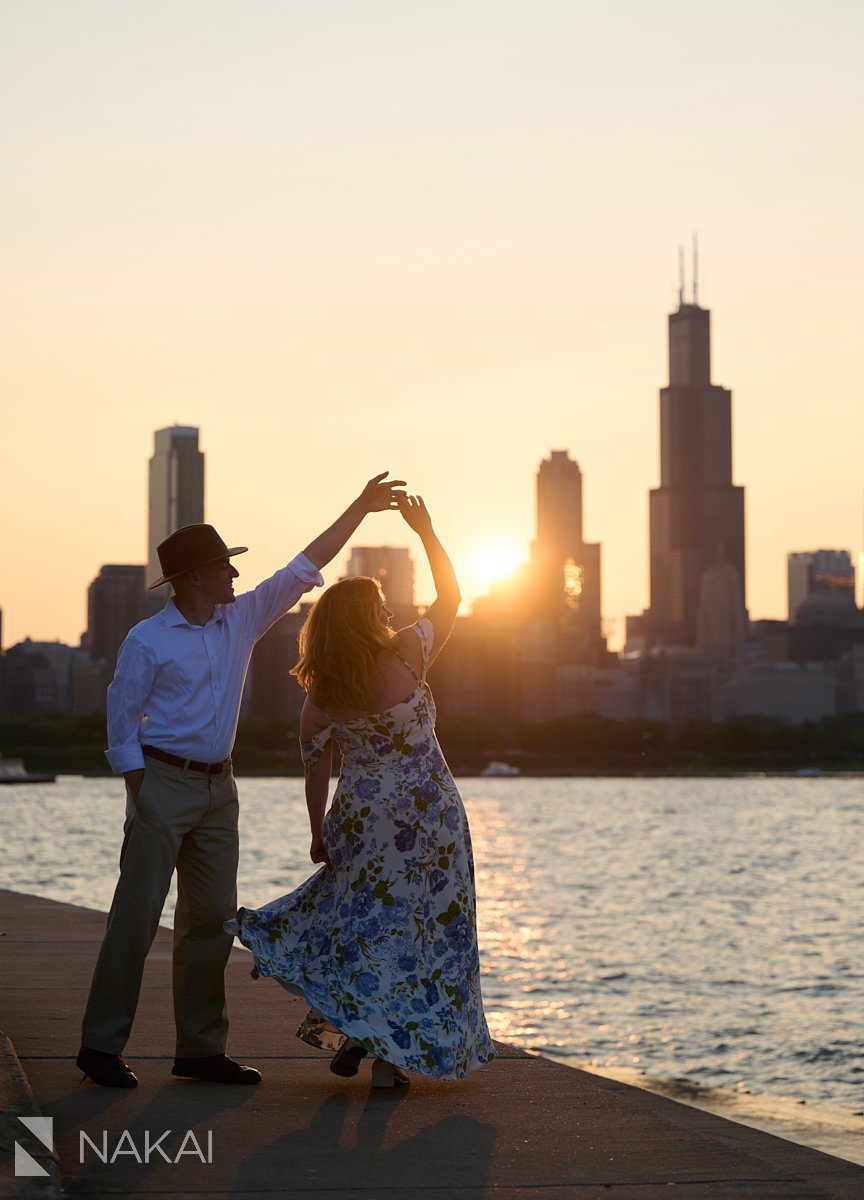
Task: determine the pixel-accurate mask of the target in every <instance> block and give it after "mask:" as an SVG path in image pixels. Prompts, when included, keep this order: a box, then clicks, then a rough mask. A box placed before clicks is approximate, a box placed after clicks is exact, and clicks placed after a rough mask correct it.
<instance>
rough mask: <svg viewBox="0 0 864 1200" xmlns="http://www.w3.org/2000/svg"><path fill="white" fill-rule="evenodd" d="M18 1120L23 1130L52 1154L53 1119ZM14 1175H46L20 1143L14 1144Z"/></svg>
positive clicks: (23, 1118)
mask: <svg viewBox="0 0 864 1200" xmlns="http://www.w3.org/2000/svg"><path fill="white" fill-rule="evenodd" d="M18 1120H19V1121H20V1122H21V1124H22V1125H23V1126H24V1128H25V1129H29V1130H30V1132H31V1133H32V1134H33V1136H34V1137H36V1138H38V1140H39V1141H40V1142H41V1143H42V1145H43V1146H44V1147H45V1149H46V1150H48V1151H49V1152H50V1153H52V1154H53V1153H54V1118H53V1117H19V1118H18ZM15 1174H16V1175H29V1176H33V1175H47V1174H48V1172H47V1171H46V1170H45V1168H44V1167H43V1166H41V1165H40V1164H39V1163H38V1162H37V1161H36V1159H35V1158H34V1157H33V1155H32V1154H29V1153H28V1152H27V1151H26V1150H25V1149H24V1147H23V1146H22V1145H21V1144H20V1142H16V1143H15Z"/></svg>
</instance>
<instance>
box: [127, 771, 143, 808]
mask: <svg viewBox="0 0 864 1200" xmlns="http://www.w3.org/2000/svg"><path fill="white" fill-rule="evenodd" d="M123 778H124V779H125V780H126V786H127V787H128V789H129V795H130V796H131V797H132V799H133V800H135V801H136V802H137V800H138V793H139V792H140V791H141V784H142V783H143V782H144V768H143V767H140V768H139V769H138V770H137V771H124V772H123Z"/></svg>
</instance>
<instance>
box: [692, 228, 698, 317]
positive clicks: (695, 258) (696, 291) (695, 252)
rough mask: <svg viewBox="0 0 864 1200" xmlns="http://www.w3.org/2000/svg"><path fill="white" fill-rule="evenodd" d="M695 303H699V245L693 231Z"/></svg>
mask: <svg viewBox="0 0 864 1200" xmlns="http://www.w3.org/2000/svg"><path fill="white" fill-rule="evenodd" d="M693 303H694V304H696V305H698V303H699V243H698V241H697V240H696V230H695V229H694V230H693Z"/></svg>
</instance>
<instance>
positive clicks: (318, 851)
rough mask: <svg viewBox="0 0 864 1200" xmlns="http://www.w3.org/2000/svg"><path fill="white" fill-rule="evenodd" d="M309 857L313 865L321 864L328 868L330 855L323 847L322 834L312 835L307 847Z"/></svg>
mask: <svg viewBox="0 0 864 1200" xmlns="http://www.w3.org/2000/svg"><path fill="white" fill-rule="evenodd" d="M309 857H310V858H311V859H312V861H313V862H314V863H320V862H323V863H324V864H325V866H328V867H329V866H330V855H329V854H328V853H327V847H326V846H325V845H324V835H323V833H313V835H312V845H311V846H310V847H309Z"/></svg>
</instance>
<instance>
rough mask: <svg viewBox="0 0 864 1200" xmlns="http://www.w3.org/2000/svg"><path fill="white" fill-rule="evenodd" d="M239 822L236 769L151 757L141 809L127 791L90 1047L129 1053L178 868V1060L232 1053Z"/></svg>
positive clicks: (94, 990)
mask: <svg viewBox="0 0 864 1200" xmlns="http://www.w3.org/2000/svg"><path fill="white" fill-rule="evenodd" d="M237 814H238V802H237V785H236V783H235V782H234V776H233V775H232V773H231V769H230V767H229V768H228V769H227V770H225V771H223V772H222V773H221V774H220V775H209V776H208V775H203V774H201V773H199V772H197V771H185V770H183V768H182V767H174V766H171V765H169V764H168V763H163V762H159V761H158V759H154V758H150V757H147V758H145V771H144V780H143V782H142V784H141V790H140V792H139V793H138V799H137V802H133V801H132V799H131V797H130V796H129V795H128V791H127V806H126V822H125V824H124V826H123V847H122V849H121V851H120V878H119V880H118V881H117V888H116V890H115V892H114V899H113V901H112V904H111V911H110V912H109V913H108V922H107V927H106V932H105V937H104V939H103V941H102V948H101V950H100V951H99V958H98V960H97V962H96V969H95V971H94V973H93V982H92V984H91V986H90V997H89V999H88V1001H87V1009H86V1012H85V1014H84V1022H83V1026H82V1039H81V1040H82V1042H83V1044H84V1045H85V1046H89V1047H90V1048H91V1049H93V1050H102V1051H104V1052H105V1053H106V1054H122V1053H123V1048H124V1046H125V1045H126V1042H127V1040H128V1038H129V1034H130V1031H131V1029H132V1021H133V1019H134V1017H135V1010H136V1008H137V1007H138V996H139V993H140V991H141V976H142V974H143V972H144V961H145V959H146V958H147V952H148V950H149V949H150V946H151V943H152V942H153V938H154V937H155V936H156V929H157V927H158V925H159V918H160V916H161V915H162V908H163V906H164V903H165V896H166V895H167V893H168V887H169V885H170V883H171V876H172V874H173V873H174V868H175V866H176V868H177V911H176V913H175V916H174V963H173V977H174V1022H175V1024H176V1026H177V1045H176V1051H175V1053H176V1056H177V1057H178V1058H201V1057H205V1056H207V1055H210V1054H222V1053H224V1052H225V1048H226V1045H227V1042H228V1010H227V1006H226V1003H225V978H224V976H225V965H226V963H227V961H228V955H229V953H230V950H231V944H232V942H233V938H232V936H231V934H229V933H225V931H224V930H223V928H222V923H223V921H226V920H228V919H229V918H231V917H233V916H234V915H235V913H236V911H237V858H238V837H237Z"/></svg>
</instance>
